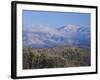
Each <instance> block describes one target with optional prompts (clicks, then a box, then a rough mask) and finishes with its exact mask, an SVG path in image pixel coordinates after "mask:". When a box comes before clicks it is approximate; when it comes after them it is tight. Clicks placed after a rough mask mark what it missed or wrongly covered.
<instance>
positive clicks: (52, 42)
mask: <svg viewBox="0 0 100 80" xmlns="http://www.w3.org/2000/svg"><path fill="white" fill-rule="evenodd" d="M23 45H24V47H33V48H50V47H55V46H58V45H76V46H80V47H90V28H89V27H81V26H77V25H72V24H69V25H66V26H63V27H60V28H53V27H47V26H36V27H32V28H31V29H27V30H23Z"/></svg>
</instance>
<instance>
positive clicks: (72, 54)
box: [23, 46, 91, 69]
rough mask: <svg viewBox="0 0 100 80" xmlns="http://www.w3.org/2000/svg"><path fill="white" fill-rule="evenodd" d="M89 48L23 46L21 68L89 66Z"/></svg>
mask: <svg viewBox="0 0 100 80" xmlns="http://www.w3.org/2000/svg"><path fill="white" fill-rule="evenodd" d="M90 56H91V55H90V50H89V49H87V48H79V47H75V46H59V47H55V48H36V49H35V48H23V69H40V68H62V67H79V66H90V65H91V64H90V60H91V59H90Z"/></svg>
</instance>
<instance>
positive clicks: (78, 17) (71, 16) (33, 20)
mask: <svg viewBox="0 0 100 80" xmlns="http://www.w3.org/2000/svg"><path fill="white" fill-rule="evenodd" d="M22 19H23V20H22V21H23V27H24V28H30V27H32V26H35V25H47V26H50V27H62V26H65V25H68V24H73V25H78V26H88V27H89V26H90V20H91V19H90V14H89V13H73V12H66V13H65V12H47V11H31V10H23V13H22Z"/></svg>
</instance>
